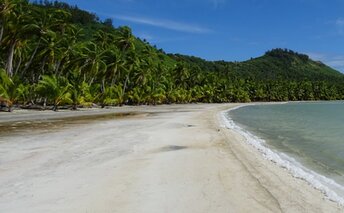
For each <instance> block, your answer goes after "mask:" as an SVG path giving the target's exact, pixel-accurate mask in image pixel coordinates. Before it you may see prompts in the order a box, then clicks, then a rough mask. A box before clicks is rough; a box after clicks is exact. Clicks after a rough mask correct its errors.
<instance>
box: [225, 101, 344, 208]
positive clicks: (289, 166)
mask: <svg viewBox="0 0 344 213" xmlns="http://www.w3.org/2000/svg"><path fill="white" fill-rule="evenodd" d="M253 105H257V104H252V105H241V106H238V107H235V108H231V109H229V110H225V111H222V112H220V119H221V120H222V122H223V123H224V126H225V127H226V128H228V129H231V130H234V131H236V132H237V133H238V134H240V135H241V136H243V137H244V138H245V142H246V143H247V144H248V145H250V146H252V147H254V148H255V149H256V150H257V151H258V152H259V153H260V154H261V155H262V157H263V158H264V159H266V160H268V161H271V162H273V163H274V164H276V165H277V166H279V167H281V168H283V169H286V170H287V171H288V172H289V173H290V174H291V175H292V176H293V177H294V178H298V179H302V180H304V181H306V182H307V183H308V184H310V185H311V186H312V187H313V188H314V189H316V190H319V191H320V192H321V193H322V194H324V196H325V198H326V199H328V200H330V201H333V202H335V203H338V204H339V205H341V206H344V198H343V197H341V196H340V195H338V194H337V192H335V191H334V190H333V189H332V188H330V187H333V188H340V189H341V190H342V191H344V186H343V185H341V184H339V183H337V182H336V181H335V180H333V179H331V178H329V177H325V176H324V175H322V174H320V173H318V172H316V171H314V170H312V168H308V167H306V166H304V165H303V164H302V163H301V162H299V161H298V160H296V159H294V158H292V157H291V156H289V155H287V154H285V153H283V152H279V151H274V150H272V149H271V148H269V147H267V146H266V145H265V143H266V141H265V140H264V139H263V138H260V137H258V136H256V135H255V134H253V133H251V132H250V131H248V130H246V129H244V128H242V127H240V126H239V125H238V124H236V123H235V122H234V121H233V120H232V118H231V117H230V116H229V115H228V113H229V112H230V111H233V110H236V109H239V108H242V107H247V106H253Z"/></svg>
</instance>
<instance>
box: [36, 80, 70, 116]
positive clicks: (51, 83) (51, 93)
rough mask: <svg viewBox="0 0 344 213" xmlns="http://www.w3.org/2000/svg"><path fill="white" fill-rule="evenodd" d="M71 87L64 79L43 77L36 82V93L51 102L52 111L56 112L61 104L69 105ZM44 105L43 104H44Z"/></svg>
mask: <svg viewBox="0 0 344 213" xmlns="http://www.w3.org/2000/svg"><path fill="white" fill-rule="evenodd" d="M70 87H71V85H70V84H69V82H68V81H67V79H66V78H63V77H57V76H55V75H52V76H48V75H43V76H42V79H41V80H40V81H39V82H38V85H37V87H36V91H37V93H38V94H40V95H41V96H43V97H45V100H44V102H46V100H47V99H48V100H50V101H51V102H53V105H54V107H53V110H54V111H57V110H58V106H59V105H60V104H61V103H71V102H72V100H71V94H70V93H69V89H70ZM44 105H45V104H44Z"/></svg>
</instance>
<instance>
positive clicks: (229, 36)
mask: <svg viewBox="0 0 344 213" xmlns="http://www.w3.org/2000/svg"><path fill="white" fill-rule="evenodd" d="M64 2H67V3H70V4H72V5H78V6H79V7H80V8H81V9H85V10H88V11H91V12H94V13H96V14H97V15H98V16H99V17H100V18H101V19H104V18H112V19H113V23H114V25H115V26H116V27H117V26H122V25H128V26H130V27H131V28H132V29H133V33H134V34H135V35H136V36H138V37H140V38H142V39H143V38H145V39H146V40H148V41H149V42H150V43H151V44H155V45H156V46H157V47H158V48H162V49H164V50H165V51H166V52H168V53H181V54H188V55H194V56H198V57H201V58H204V59H208V60H226V61H243V60H247V59H249V58H251V57H257V56H260V55H262V54H264V52H265V51H266V50H269V49H272V48H277V47H281V48H288V49H292V50H295V51H298V52H301V53H306V54H308V55H310V56H311V58H313V59H315V60H321V61H323V62H325V63H326V64H328V65H330V66H332V67H334V68H336V69H337V70H340V71H342V72H344V0H183V1H182V0H97V1H94V0H64Z"/></svg>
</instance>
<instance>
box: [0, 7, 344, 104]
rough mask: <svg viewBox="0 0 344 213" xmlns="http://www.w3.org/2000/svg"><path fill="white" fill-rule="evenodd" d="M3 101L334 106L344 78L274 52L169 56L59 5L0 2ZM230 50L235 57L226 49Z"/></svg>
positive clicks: (299, 57) (307, 61)
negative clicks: (212, 57) (222, 57)
mask: <svg viewBox="0 0 344 213" xmlns="http://www.w3.org/2000/svg"><path fill="white" fill-rule="evenodd" d="M0 2H1V4H0V56H1V57H0V102H1V104H2V105H11V103H13V104H17V105H20V106H23V107H30V106H42V107H43V108H44V107H46V106H53V108H54V109H55V110H56V109H57V107H58V106H59V105H71V106H73V108H74V109H75V108H77V107H82V106H91V105H92V104H97V105H101V106H106V105H122V104H163V103H190V102H207V103H208V102H209V103H210V102H216V103H218V102H247V101H287V100H334V99H343V97H344V84H343V83H344V77H343V74H341V73H339V72H337V71H335V70H333V69H332V68H330V67H328V66H326V65H324V64H323V63H321V62H315V61H312V60H310V59H309V57H308V56H306V55H303V54H299V53H296V52H293V51H291V50H286V49H274V50H271V51H268V52H266V54H265V55H264V56H262V57H259V58H254V59H251V60H248V61H245V62H225V61H215V62H209V61H205V60H203V59H200V58H196V57H192V56H183V55H178V54H176V55H171V54H165V53H164V51H163V50H161V49H160V50H158V49H157V48H156V47H154V46H152V45H150V44H149V43H148V42H146V41H142V40H140V39H139V38H137V37H135V36H134V35H133V34H132V32H131V29H130V28H129V27H126V26H124V27H114V26H113V24H112V20H111V19H107V20H104V21H101V20H99V18H98V17H97V16H96V15H95V14H91V13H89V12H86V11H82V10H80V9H78V8H77V7H75V6H69V5H68V4H65V3H60V2H49V1H44V2H42V1H40V2H35V3H29V2H28V1H26V0H0ZM229 51H230V50H229Z"/></svg>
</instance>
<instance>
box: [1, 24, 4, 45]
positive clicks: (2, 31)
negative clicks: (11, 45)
mask: <svg viewBox="0 0 344 213" xmlns="http://www.w3.org/2000/svg"><path fill="white" fill-rule="evenodd" d="M0 25H1V29H0V44H1V41H2V36H3V35H4V25H3V24H2V23H0Z"/></svg>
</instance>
